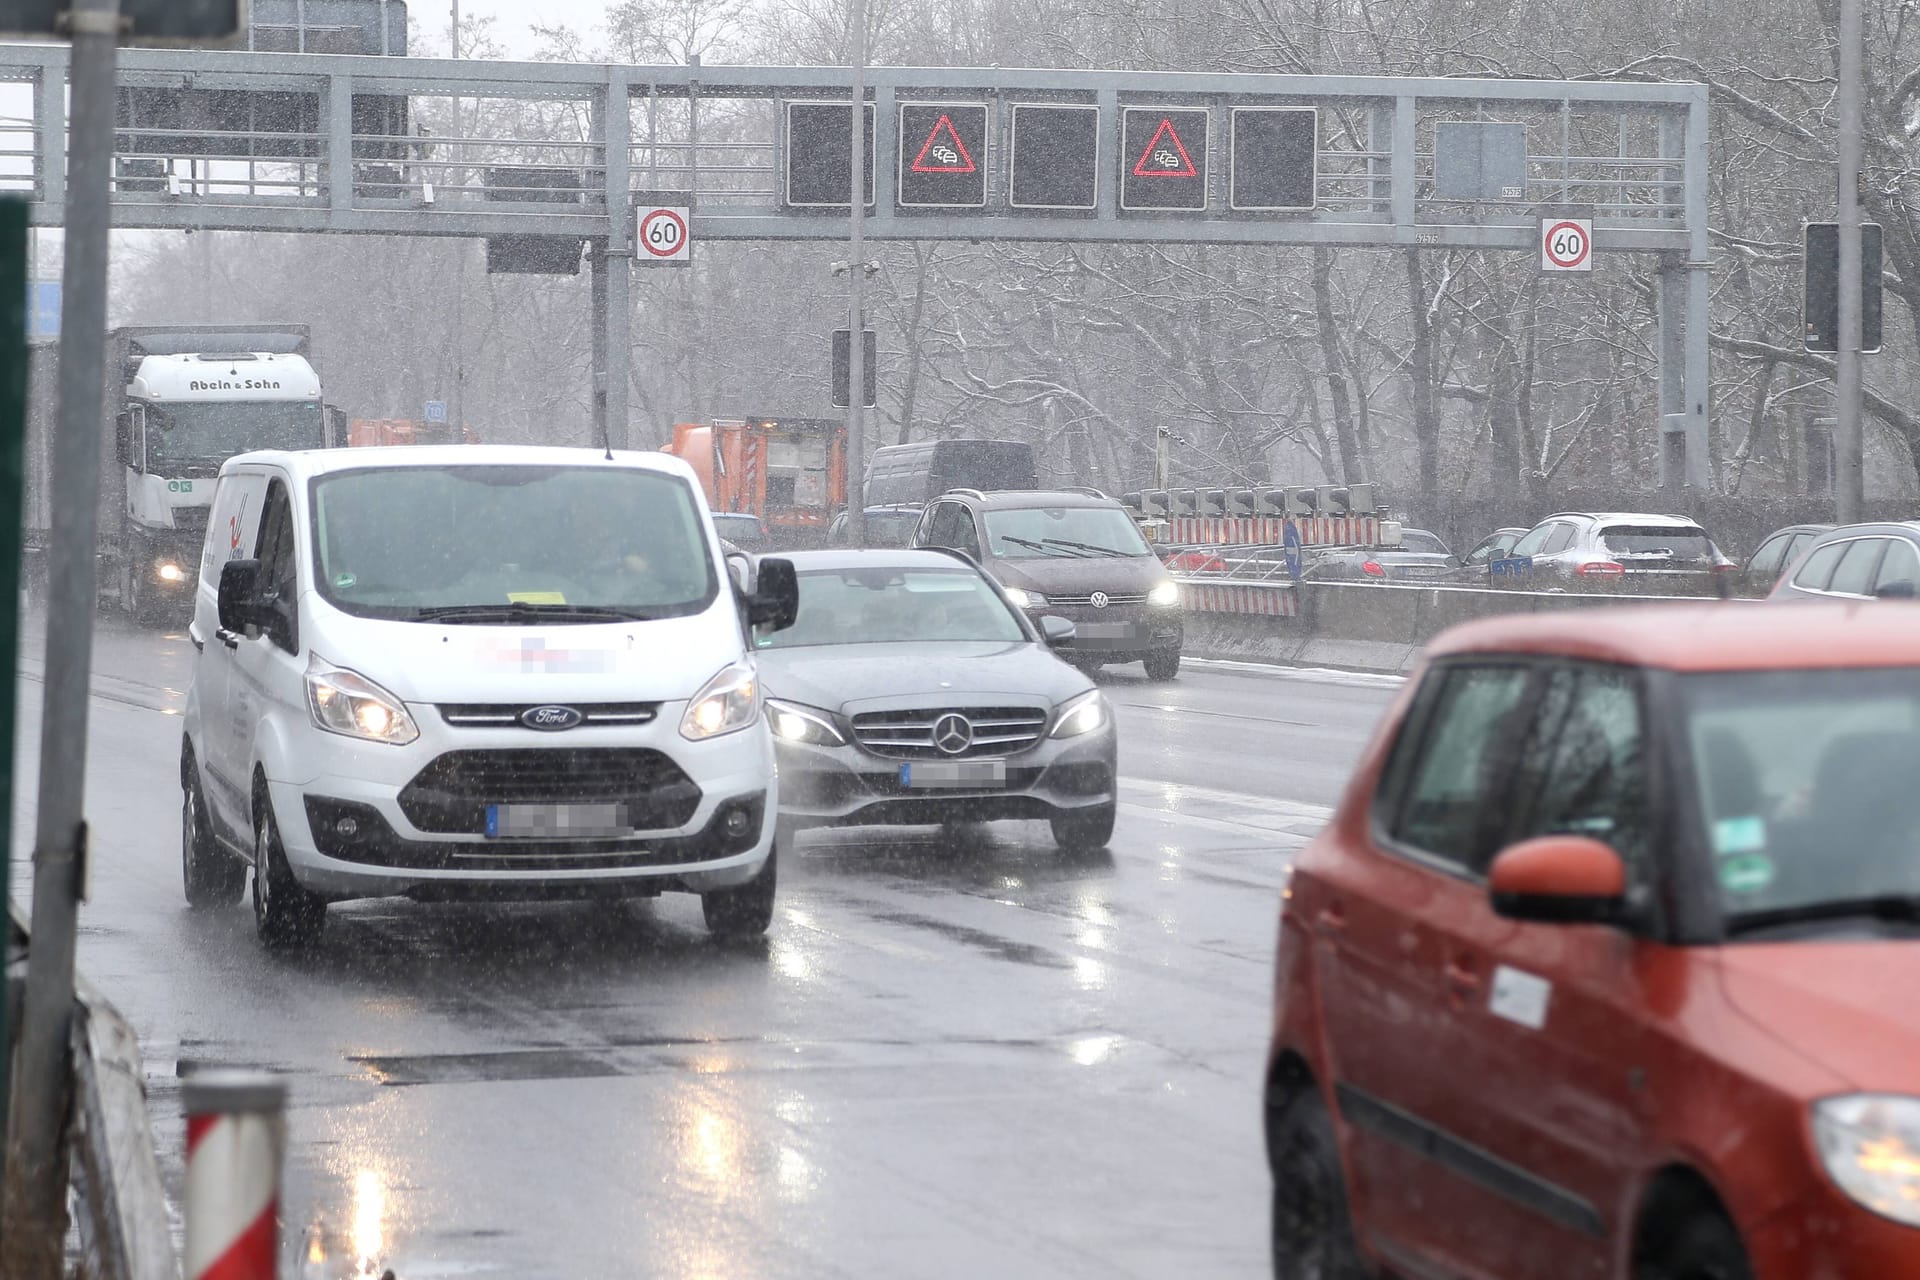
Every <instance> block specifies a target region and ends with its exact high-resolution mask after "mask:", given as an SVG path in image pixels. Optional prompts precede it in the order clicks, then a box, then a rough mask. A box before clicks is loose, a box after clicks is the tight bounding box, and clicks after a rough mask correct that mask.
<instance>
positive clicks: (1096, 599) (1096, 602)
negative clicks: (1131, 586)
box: [1087, 591, 1111, 609]
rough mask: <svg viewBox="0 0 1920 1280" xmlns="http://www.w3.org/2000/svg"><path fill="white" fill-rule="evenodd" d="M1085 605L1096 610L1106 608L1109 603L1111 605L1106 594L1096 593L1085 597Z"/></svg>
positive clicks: (1102, 592)
mask: <svg viewBox="0 0 1920 1280" xmlns="http://www.w3.org/2000/svg"><path fill="white" fill-rule="evenodd" d="M1087 603H1088V604H1090V605H1092V606H1093V607H1094V608H1096V609H1104V608H1106V607H1107V605H1108V604H1109V603H1111V601H1110V599H1109V597H1108V596H1107V593H1106V592H1104V591H1096V592H1094V593H1093V594H1092V595H1090V596H1088V597H1087Z"/></svg>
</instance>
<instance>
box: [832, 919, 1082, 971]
mask: <svg viewBox="0 0 1920 1280" xmlns="http://www.w3.org/2000/svg"><path fill="white" fill-rule="evenodd" d="M867 914H868V915H870V916H871V917H872V918H873V919H875V920H884V921H886V922H887V923H889V924H904V925H908V926H911V927H912V928H915V929H925V930H927V931H928V932H929V933H937V934H939V935H940V936H941V937H943V938H949V939H951V940H953V941H954V942H958V943H962V944H964V945H966V946H969V947H972V948H974V949H975V950H977V951H983V952H985V953H986V954H987V955H990V956H994V957H997V958H998V959H1001V960H1011V961H1013V962H1014V963H1016V964H1030V965H1034V966H1036V967H1038V968H1042V969H1071V968H1073V961H1071V960H1068V959H1067V958H1066V957H1064V956H1060V955H1055V954H1054V953H1053V952H1051V951H1049V950H1047V949H1046V948H1045V947H1036V946H1034V945H1033V944H1032V943H1027V942H1015V941H1013V940H1012V939H1011V938H1002V937H1000V936H998V935H997V934H991V933H988V932H987V931H986V930H984V929H973V928H969V927H968V926H966V925H963V924H952V923H950V922H948V921H945V920H935V919H934V918H933V917H931V916H923V915H916V914H915V913H913V912H911V911H871V912H868V913H867Z"/></svg>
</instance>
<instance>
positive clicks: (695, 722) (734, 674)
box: [680, 662, 760, 742]
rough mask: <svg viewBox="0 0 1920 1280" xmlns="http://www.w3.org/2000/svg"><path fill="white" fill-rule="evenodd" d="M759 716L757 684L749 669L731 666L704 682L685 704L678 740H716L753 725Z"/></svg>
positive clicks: (742, 664)
mask: <svg viewBox="0 0 1920 1280" xmlns="http://www.w3.org/2000/svg"><path fill="white" fill-rule="evenodd" d="M759 714H760V681H759V678H758V677H757V676H756V675H755V673H754V670H753V668H752V667H749V666H747V665H745V664H744V663H737V662H736V663H733V664H732V665H730V666H726V667H723V668H721V670H720V672H719V673H718V674H717V675H715V676H714V677H713V679H711V680H709V681H707V683H706V687H704V688H703V689H701V690H700V692H699V693H697V694H695V695H694V696H693V701H691V702H689V703H688V704H687V714H686V715H685V716H683V717H681V719H680V736H681V737H683V738H686V739H688V740H689V741H692V742H699V741H701V740H702V739H704V738H717V737H719V736H720V735H721V734H723V733H733V732H735V731H737V730H740V729H744V728H746V727H747V726H748V725H750V724H752V723H753V720H754V717H755V716H757V715H759Z"/></svg>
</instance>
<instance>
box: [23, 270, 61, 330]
mask: <svg viewBox="0 0 1920 1280" xmlns="http://www.w3.org/2000/svg"><path fill="white" fill-rule="evenodd" d="M59 336H60V282H59V281H58V280H35V281H33V282H32V283H31V284H29V285H28V286H27V337H28V338H30V339H31V338H57V337H59Z"/></svg>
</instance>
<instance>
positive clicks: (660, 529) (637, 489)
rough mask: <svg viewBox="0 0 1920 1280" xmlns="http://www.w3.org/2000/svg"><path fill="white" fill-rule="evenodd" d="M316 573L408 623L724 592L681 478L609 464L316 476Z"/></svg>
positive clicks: (594, 609) (637, 604)
mask: <svg viewBox="0 0 1920 1280" xmlns="http://www.w3.org/2000/svg"><path fill="white" fill-rule="evenodd" d="M313 521H314V576H315V581H316V584H317V585H318V587H319V590H320V594H321V595H322V596H324V597H325V598H326V599H327V600H328V601H329V602H330V603H332V604H333V605H334V606H335V607H337V608H340V609H343V610H345V611H346V612H348V613H354V614H359V615H361V616H363V617H377V618H397V619H401V620H403V621H409V622H443V623H446V622H472V623H498V622H518V621H532V620H539V621H559V622H567V621H576V622H601V621H613V620H619V619H626V618H667V617H680V616H684V615H687V614H692V613H699V612H701V611H702V610H704V609H705V608H706V607H707V606H708V605H709V604H710V603H711V602H712V601H713V598H714V594H715V592H716V590H717V586H716V581H717V580H716V578H715V575H714V572H713V564H712V560H711V558H710V557H709V555H708V553H707V537H706V531H705V526H704V522H703V521H702V520H701V519H700V513H699V508H698V506H697V505H696V503H695V502H694V498H693V494H692V492H691V490H690V489H689V488H688V486H687V485H686V484H685V483H684V482H683V481H681V480H679V479H677V478H675V477H673V476H669V475H663V474H660V473H658V472H654V471H643V470H638V469H635V468H630V467H615V466H594V467H576V466H459V467H391V468H385V469H378V470H374V469H368V470H355V471H343V472H337V473H335V474H333V475H328V476H323V477H321V478H319V479H318V480H316V481H314V485H313Z"/></svg>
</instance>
